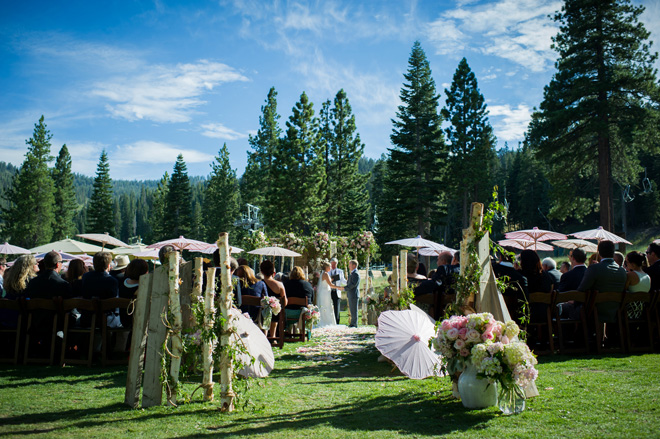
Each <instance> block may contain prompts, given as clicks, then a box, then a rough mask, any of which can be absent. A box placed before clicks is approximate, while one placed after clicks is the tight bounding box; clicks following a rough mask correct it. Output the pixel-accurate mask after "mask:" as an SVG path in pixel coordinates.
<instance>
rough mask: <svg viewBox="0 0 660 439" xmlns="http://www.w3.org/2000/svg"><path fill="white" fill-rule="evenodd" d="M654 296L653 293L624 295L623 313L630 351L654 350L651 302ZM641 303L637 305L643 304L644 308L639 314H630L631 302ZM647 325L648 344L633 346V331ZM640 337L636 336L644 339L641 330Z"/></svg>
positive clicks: (638, 338)
mask: <svg viewBox="0 0 660 439" xmlns="http://www.w3.org/2000/svg"><path fill="white" fill-rule="evenodd" d="M652 300H653V297H652V296H651V293H625V294H624V295H623V302H621V313H622V314H623V322H624V324H623V328H624V329H625V336H626V350H627V351H628V352H652V351H653V330H652V320H651V303H652ZM633 303H634V304H639V305H635V306H641V307H642V310H641V313H640V315H639V316H633V317H632V318H631V317H630V316H629V314H630V312H629V310H628V308H629V305H630V304H633ZM641 326H646V332H647V334H648V344H640V345H638V346H633V343H632V341H633V338H632V337H631V333H632V332H633V329H634V328H636V327H641ZM638 335H639V336H638V337H635V340H643V339H644V337H643V336H642V333H641V331H640V332H639V333H638Z"/></svg>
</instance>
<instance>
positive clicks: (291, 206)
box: [265, 92, 325, 234]
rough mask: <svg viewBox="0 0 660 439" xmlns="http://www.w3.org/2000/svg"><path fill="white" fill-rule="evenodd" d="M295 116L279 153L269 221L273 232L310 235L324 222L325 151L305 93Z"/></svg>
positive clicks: (280, 144) (270, 196) (281, 142)
mask: <svg viewBox="0 0 660 439" xmlns="http://www.w3.org/2000/svg"><path fill="white" fill-rule="evenodd" d="M292 113H293V114H292V115H291V116H290V117H289V121H288V122H287V123H286V126H287V132H286V137H285V138H284V139H282V141H280V142H279V147H278V148H277V149H276V151H275V156H274V161H273V166H272V168H271V180H272V183H271V187H270V191H269V193H268V194H269V196H268V201H269V203H268V204H267V205H266V206H265V207H266V212H265V220H266V225H267V226H268V227H269V228H271V229H273V230H276V231H293V232H296V233H304V234H307V233H310V232H312V231H314V230H316V229H318V228H319V227H321V226H322V222H323V217H322V214H323V211H324V201H325V159H324V158H325V151H324V149H323V143H322V142H321V141H319V138H320V136H319V122H318V119H317V118H316V117H314V108H313V104H312V103H311V102H310V101H309V99H308V98H307V94H306V93H305V92H303V94H302V95H301V96H300V101H299V102H297V103H296V105H295V106H294V107H293V109H292Z"/></svg>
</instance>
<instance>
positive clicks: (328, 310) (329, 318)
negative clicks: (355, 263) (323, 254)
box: [316, 262, 343, 328]
mask: <svg viewBox="0 0 660 439" xmlns="http://www.w3.org/2000/svg"><path fill="white" fill-rule="evenodd" d="M321 267H322V272H321V279H319V284H318V285H317V287H316V303H317V304H318V306H319V312H320V313H321V317H320V319H319V324H318V325H317V328H323V327H324V326H336V325H337V322H336V321H335V312H334V308H333V306H332V297H331V292H330V290H331V289H332V288H334V289H336V290H341V289H343V287H340V286H338V285H334V284H333V283H332V280H331V279H330V275H329V274H328V273H329V272H330V268H331V266H330V264H329V263H328V262H323V264H322V265H321Z"/></svg>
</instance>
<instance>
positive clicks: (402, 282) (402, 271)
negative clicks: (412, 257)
mask: <svg viewBox="0 0 660 439" xmlns="http://www.w3.org/2000/svg"><path fill="white" fill-rule="evenodd" d="M406 288H408V250H401V251H400V252H399V291H400V292H403V290H405V289H406ZM399 294H400V293H399Z"/></svg>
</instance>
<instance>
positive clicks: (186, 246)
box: [147, 236, 213, 251]
mask: <svg viewBox="0 0 660 439" xmlns="http://www.w3.org/2000/svg"><path fill="white" fill-rule="evenodd" d="M166 245H172V246H174V247H175V248H177V249H179V250H190V251H202V250H206V249H207V248H209V247H211V246H212V245H213V244H209V243H207V242H202V241H197V240H195V239H188V238H185V237H183V236H179V237H178V238H176V239H168V240H167V241H161V242H157V243H155V244H151V245H148V246H147V248H155V249H160V248H161V247H164V246H166Z"/></svg>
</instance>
